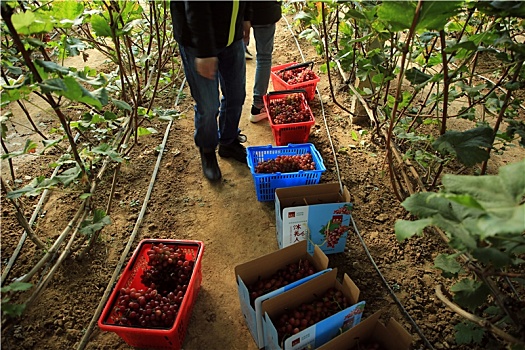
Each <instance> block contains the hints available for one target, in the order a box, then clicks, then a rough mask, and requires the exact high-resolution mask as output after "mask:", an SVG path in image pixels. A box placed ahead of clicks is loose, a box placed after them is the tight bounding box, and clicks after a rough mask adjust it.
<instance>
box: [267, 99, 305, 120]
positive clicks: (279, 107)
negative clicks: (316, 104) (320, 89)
mask: <svg viewBox="0 0 525 350" xmlns="http://www.w3.org/2000/svg"><path fill="white" fill-rule="evenodd" d="M269 113H270V118H271V119H272V122H273V123H274V124H277V125H278V124H290V123H301V122H307V121H310V120H311V119H312V118H311V115H310V111H309V110H308V109H306V107H305V106H304V98H303V96H302V95H301V94H290V95H288V96H286V98H283V99H278V100H270V105H269Z"/></svg>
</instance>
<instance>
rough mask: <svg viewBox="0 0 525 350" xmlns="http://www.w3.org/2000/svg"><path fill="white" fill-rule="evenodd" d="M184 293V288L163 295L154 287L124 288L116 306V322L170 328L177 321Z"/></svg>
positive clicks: (145, 326)
mask: <svg viewBox="0 0 525 350" xmlns="http://www.w3.org/2000/svg"><path fill="white" fill-rule="evenodd" d="M186 288H187V286H186ZM184 293H185V289H184V288H183V289H181V290H179V291H176V292H170V293H168V294H167V295H166V296H162V295H161V294H160V293H158V292H157V290H156V289H153V288H148V289H146V290H144V289H139V290H137V289H135V288H122V289H121V290H120V294H119V297H118V300H117V305H116V306H115V314H116V318H115V320H114V321H115V324H117V325H122V326H140V327H143V328H170V327H171V326H173V323H174V322H175V318H176V317H177V313H178V310H179V308H180V304H181V303H182V299H183V298H184Z"/></svg>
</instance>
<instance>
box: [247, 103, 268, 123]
mask: <svg viewBox="0 0 525 350" xmlns="http://www.w3.org/2000/svg"><path fill="white" fill-rule="evenodd" d="M266 118H268V116H267V114H266V108H264V107H263V108H256V107H254V106H252V111H251V113H250V121H251V122H252V123H258V122H260V121H261V120H263V119H266Z"/></svg>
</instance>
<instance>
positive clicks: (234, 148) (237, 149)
mask: <svg viewBox="0 0 525 350" xmlns="http://www.w3.org/2000/svg"><path fill="white" fill-rule="evenodd" d="M219 156H221V157H223V158H233V159H235V160H236V161H238V162H241V163H243V164H248V161H247V160H246V157H247V154H246V148H244V146H243V145H241V143H240V142H239V140H238V139H235V140H234V141H233V142H232V143H230V144H229V145H219Z"/></svg>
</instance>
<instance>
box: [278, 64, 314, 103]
mask: <svg viewBox="0 0 525 350" xmlns="http://www.w3.org/2000/svg"><path fill="white" fill-rule="evenodd" d="M309 66H310V67H309ZM312 69H313V62H312V61H309V62H304V63H297V62H291V63H286V64H282V65H279V66H275V67H272V68H271V71H270V77H271V79H272V85H273V89H274V90H295V89H304V90H306V94H307V99H308V101H311V100H313V99H314V97H315V88H316V87H317V83H318V82H319V81H320V80H321V78H319V77H318V76H317V75H316V74H315V73H314V71H313V70H312Z"/></svg>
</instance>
